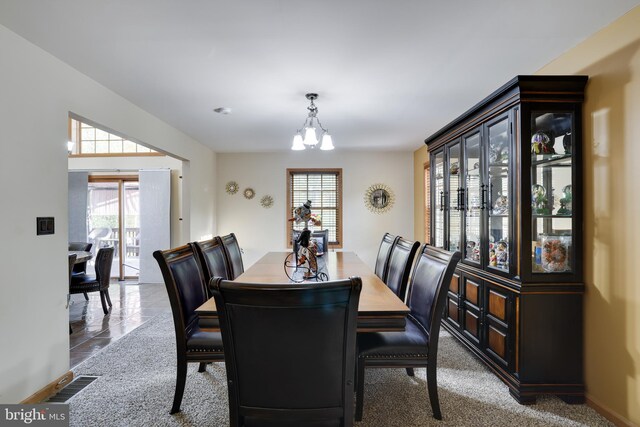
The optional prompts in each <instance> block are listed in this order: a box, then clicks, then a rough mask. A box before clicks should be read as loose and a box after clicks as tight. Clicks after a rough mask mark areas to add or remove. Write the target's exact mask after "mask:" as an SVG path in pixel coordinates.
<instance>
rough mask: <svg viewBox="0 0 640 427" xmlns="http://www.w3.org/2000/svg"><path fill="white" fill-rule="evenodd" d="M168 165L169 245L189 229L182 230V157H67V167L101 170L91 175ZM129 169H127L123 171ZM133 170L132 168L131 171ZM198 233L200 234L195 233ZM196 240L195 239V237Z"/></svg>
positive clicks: (173, 245)
mask: <svg viewBox="0 0 640 427" xmlns="http://www.w3.org/2000/svg"><path fill="white" fill-rule="evenodd" d="M163 168H167V169H171V247H175V246H178V245H180V244H181V243H186V242H187V241H188V239H187V238H183V236H186V235H188V234H189V233H188V231H187V232H186V233H185V232H183V229H182V228H183V224H182V223H183V221H180V218H182V211H183V197H182V178H180V177H181V176H182V160H178V159H174V158H173V157H170V156H138V157H70V158H69V170H70V171H71V170H87V171H100V172H91V175H118V172H114V171H118V170H121V171H123V172H120V174H121V175H131V172H130V171H137V170H140V169H163ZM126 171H129V172H126ZM134 173H135V172H134ZM198 237H199V236H198ZM194 240H195V239H194Z"/></svg>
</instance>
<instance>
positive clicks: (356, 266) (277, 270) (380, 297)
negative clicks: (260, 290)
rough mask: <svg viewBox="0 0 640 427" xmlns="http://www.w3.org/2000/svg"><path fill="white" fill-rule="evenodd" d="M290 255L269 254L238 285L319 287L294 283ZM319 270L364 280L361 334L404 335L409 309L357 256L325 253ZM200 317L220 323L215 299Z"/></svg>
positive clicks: (201, 310) (203, 307) (199, 311)
mask: <svg viewBox="0 0 640 427" xmlns="http://www.w3.org/2000/svg"><path fill="white" fill-rule="evenodd" d="M290 253H291V252H268V253H267V254H266V255H264V256H263V257H262V258H260V259H259V260H258V261H257V262H256V263H255V264H253V265H252V266H251V267H249V268H248V269H247V270H246V271H245V272H244V273H242V274H241V275H240V276H238V277H237V278H236V279H235V280H234V281H235V282H240V283H264V284H274V283H283V284H286V283H291V285H302V286H304V284H308V285H312V284H313V283H317V282H316V281H315V280H309V281H305V282H302V283H293V282H292V281H291V280H290V279H289V277H288V276H287V272H286V271H285V259H286V258H287V256H288V255H289V254H290ZM318 266H319V267H318V268H321V269H322V272H324V273H325V274H326V278H327V279H328V280H339V279H347V278H349V277H352V276H358V277H360V278H361V279H362V291H361V292H360V300H359V304H358V321H357V327H358V332H381V331H404V328H405V324H406V317H407V314H408V313H409V308H408V307H407V305H406V304H405V303H404V302H403V301H402V300H401V299H400V298H398V297H397V296H396V294H395V293H393V292H392V291H391V289H389V288H388V287H387V285H385V283H384V282H383V281H382V280H381V279H380V278H379V277H378V276H376V274H375V273H374V272H373V270H372V269H371V267H369V266H368V265H367V264H365V263H364V262H363V261H362V260H361V259H360V258H359V257H358V256H357V255H356V254H355V253H354V252H325V253H324V255H322V257H320V258H318ZM322 277H324V276H322ZM196 313H197V314H198V315H199V316H200V318H207V319H210V320H214V319H217V316H218V313H217V309H216V303H215V300H214V298H211V299H209V300H207V301H206V302H205V303H204V304H202V305H201V306H200V307H198V308H197V309H196ZM209 329H211V330H216V329H217V328H209Z"/></svg>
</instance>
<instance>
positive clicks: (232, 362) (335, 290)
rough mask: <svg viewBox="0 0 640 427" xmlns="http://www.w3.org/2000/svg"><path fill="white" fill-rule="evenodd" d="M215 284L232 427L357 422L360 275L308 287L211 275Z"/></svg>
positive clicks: (213, 285) (211, 285)
mask: <svg viewBox="0 0 640 427" xmlns="http://www.w3.org/2000/svg"><path fill="white" fill-rule="evenodd" d="M210 288H211V292H212V294H213V297H214V298H215V301H216V307H217V309H218V314H219V316H220V328H221V331H222V339H223V342H224V348H225V354H226V360H225V365H226V370H227V387H228V395H229V418H230V425H231V426H250V425H264V423H269V424H268V425H272V426H284V425H286V426H299V425H305V426H308V425H341V426H352V425H353V392H354V374H355V342H356V321H357V314H358V313H357V310H358V301H359V297H360V290H361V288H362V282H361V280H360V278H359V277H352V278H350V279H345V280H338V281H334V282H322V283H314V284H304V285H292V284H258V285H256V284H252V283H237V282H229V281H227V280H222V279H213V280H212V281H211V283H210ZM329 423H331V424H329Z"/></svg>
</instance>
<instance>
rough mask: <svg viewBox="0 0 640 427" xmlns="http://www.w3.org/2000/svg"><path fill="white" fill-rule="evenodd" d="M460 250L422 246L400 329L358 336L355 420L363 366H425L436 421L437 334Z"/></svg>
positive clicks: (359, 411)
mask: <svg viewBox="0 0 640 427" xmlns="http://www.w3.org/2000/svg"><path fill="white" fill-rule="evenodd" d="M460 256H461V255H460V252H458V251H456V252H454V253H450V252H445V251H442V250H437V249H434V248H433V247H431V246H428V245H424V246H423V247H422V250H421V251H420V254H419V255H418V261H417V262H416V264H415V266H414V268H413V274H412V276H411V285H410V287H409V297H408V301H407V305H408V306H409V309H410V313H409V315H408V316H407V324H406V327H405V330H404V331H403V332H370V333H366V334H359V335H358V372H357V382H358V386H357V395H356V420H358V421H359V420H361V419H362V410H363V404H364V374H365V368H392V367H399V368H411V369H407V373H408V374H409V375H412V374H413V370H412V369H413V368H416V367H424V368H427V389H428V391H429V400H430V401H431V409H432V411H433V417H434V418H436V419H438V420H440V419H442V413H441V412H440V402H439V400H438V385H437V380H436V364H437V360H438V335H439V333H440V322H441V319H442V314H443V311H444V304H445V299H446V295H447V292H448V290H449V284H450V283H451V277H452V276H453V271H454V270H455V267H456V264H457V263H458V261H460Z"/></svg>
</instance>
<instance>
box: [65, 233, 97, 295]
mask: <svg viewBox="0 0 640 427" xmlns="http://www.w3.org/2000/svg"><path fill="white" fill-rule="evenodd" d="M92 246H93V243H87V242H69V250H70V251H85V252H90V251H91V247H92ZM86 272H87V262H86V261H85V262H79V263H77V264H75V265H74V266H73V274H83V273H86ZM84 299H86V300H87V301H89V295H87V293H86V292H85V294H84Z"/></svg>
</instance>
